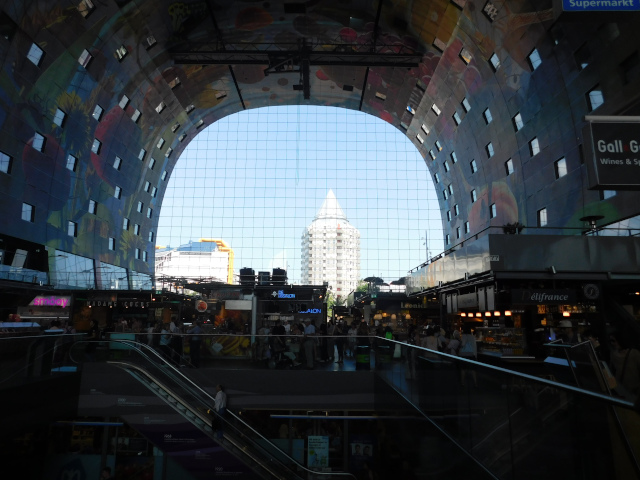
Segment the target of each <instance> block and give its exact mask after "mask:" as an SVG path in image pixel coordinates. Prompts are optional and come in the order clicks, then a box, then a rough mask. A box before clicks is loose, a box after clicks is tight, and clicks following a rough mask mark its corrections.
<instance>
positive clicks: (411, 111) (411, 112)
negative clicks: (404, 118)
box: [407, 105, 416, 115]
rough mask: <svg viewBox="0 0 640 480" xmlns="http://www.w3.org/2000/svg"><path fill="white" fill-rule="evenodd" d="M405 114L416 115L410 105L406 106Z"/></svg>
mask: <svg viewBox="0 0 640 480" xmlns="http://www.w3.org/2000/svg"><path fill="white" fill-rule="evenodd" d="M407 112H409V113H410V114H411V115H415V114H416V110H415V109H414V108H413V107H412V106H411V105H407Z"/></svg>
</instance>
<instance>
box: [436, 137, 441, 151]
mask: <svg viewBox="0 0 640 480" xmlns="http://www.w3.org/2000/svg"><path fill="white" fill-rule="evenodd" d="M436 148H437V149H438V151H439V152H441V151H442V145H440V142H439V141H438V140H436Z"/></svg>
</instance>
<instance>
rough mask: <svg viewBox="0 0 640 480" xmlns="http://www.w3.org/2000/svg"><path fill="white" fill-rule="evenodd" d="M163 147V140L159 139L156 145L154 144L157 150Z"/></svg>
mask: <svg viewBox="0 0 640 480" xmlns="http://www.w3.org/2000/svg"><path fill="white" fill-rule="evenodd" d="M163 145H164V138H161V139H160V140H158V143H157V144H156V147H157V148H162V146H163Z"/></svg>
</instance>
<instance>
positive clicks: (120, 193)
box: [113, 185, 122, 198]
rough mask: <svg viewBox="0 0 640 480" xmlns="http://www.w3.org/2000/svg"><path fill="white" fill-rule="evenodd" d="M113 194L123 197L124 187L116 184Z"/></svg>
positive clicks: (116, 196)
mask: <svg viewBox="0 0 640 480" xmlns="http://www.w3.org/2000/svg"><path fill="white" fill-rule="evenodd" d="M113 196H114V197H115V198H122V188H120V187H119V186H117V185H116V188H115V190H114V191H113Z"/></svg>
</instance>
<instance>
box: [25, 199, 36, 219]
mask: <svg viewBox="0 0 640 480" xmlns="http://www.w3.org/2000/svg"><path fill="white" fill-rule="evenodd" d="M35 211H36V208H35V207H34V206H33V205H31V204H29V203H23V204H22V220H24V221H25V222H31V223H33V222H34V221H35Z"/></svg>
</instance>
